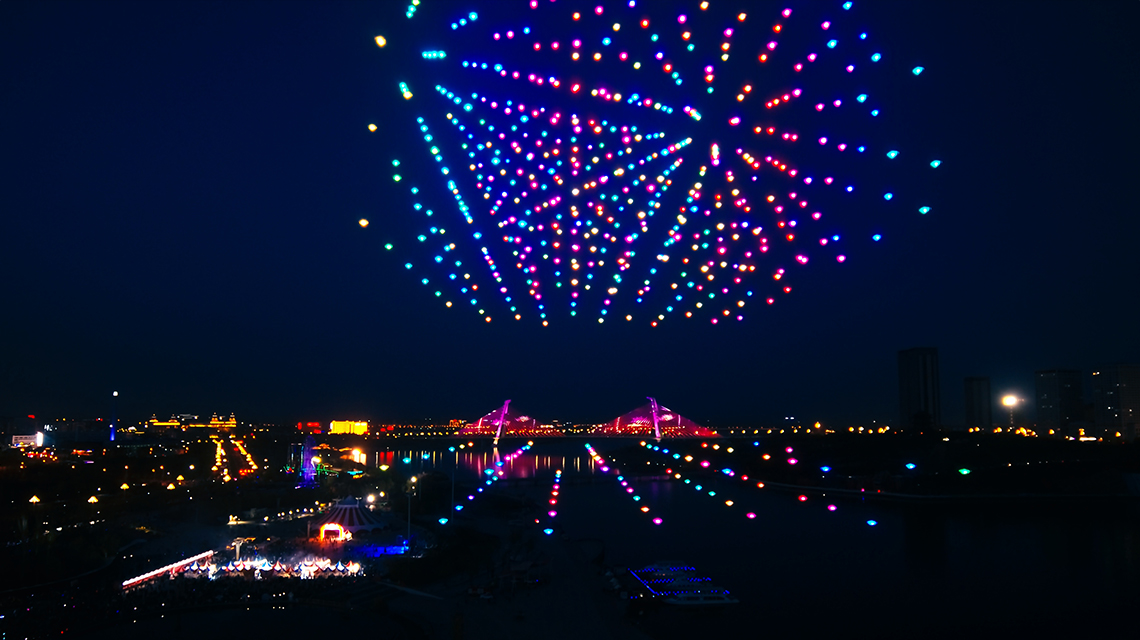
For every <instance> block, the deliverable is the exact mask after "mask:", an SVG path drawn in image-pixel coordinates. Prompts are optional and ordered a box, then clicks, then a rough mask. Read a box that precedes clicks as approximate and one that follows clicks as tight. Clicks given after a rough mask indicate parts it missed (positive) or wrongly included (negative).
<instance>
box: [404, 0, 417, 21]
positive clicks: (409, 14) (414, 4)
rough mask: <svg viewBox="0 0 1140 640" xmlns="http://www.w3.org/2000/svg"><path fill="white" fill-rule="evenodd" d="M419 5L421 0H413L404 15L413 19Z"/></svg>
mask: <svg viewBox="0 0 1140 640" xmlns="http://www.w3.org/2000/svg"><path fill="white" fill-rule="evenodd" d="M419 6H420V0H412V4H409V5H408V8H407V9H405V10H404V15H405V16H406V17H407V18H408V19H411V17H412V16H414V15H416V7H419Z"/></svg>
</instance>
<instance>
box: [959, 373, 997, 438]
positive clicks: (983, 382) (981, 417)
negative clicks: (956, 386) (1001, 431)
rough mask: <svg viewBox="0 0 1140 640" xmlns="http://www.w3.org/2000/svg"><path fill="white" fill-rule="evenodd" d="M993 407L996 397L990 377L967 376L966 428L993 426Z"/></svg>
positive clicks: (988, 427)
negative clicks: (991, 386) (992, 390)
mask: <svg viewBox="0 0 1140 640" xmlns="http://www.w3.org/2000/svg"><path fill="white" fill-rule="evenodd" d="M993 409H994V397H993V394H992V392H991V391H990V379H989V378H986V377H982V376H970V377H968V378H966V428H967V429H990V428H992V427H993V426H994V416H993Z"/></svg>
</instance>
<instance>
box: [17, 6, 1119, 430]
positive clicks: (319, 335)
mask: <svg viewBox="0 0 1140 640" xmlns="http://www.w3.org/2000/svg"><path fill="white" fill-rule="evenodd" d="M722 1H723V2H725V3H728V0H722ZM442 4H444V3H443V2H441V1H439V0H424V4H423V6H422V7H421V8H420V12H421V13H419V14H418V15H417V16H416V18H415V19H414V20H412V21H409V20H407V19H406V18H405V17H404V15H403V13H404V3H400V2H395V1H392V2H320V3H318V2H284V1H280V0H274V1H273V2H254V1H243V2H176V1H171V0H167V1H163V2H89V1H84V2H51V1H37V2H20V1H10V0H9V1H6V2H2V3H0V60H2V61H3V62H2V63H0V113H2V114H3V117H2V118H0V136H2V140H3V143H2V145H0V149H2V154H3V155H2V160H0V162H2V165H0V190H2V193H3V201H2V202H3V204H2V205H0V210H2V213H0V416H5V415H6V416H14V415H24V414H30V413H34V414H40V415H42V416H49V417H60V416H71V417H84V416H105V415H108V414H109V413H110V396H111V391H112V390H118V391H119V392H120V394H121V396H122V397H121V398H120V401H121V404H120V408H119V411H120V414H121V415H122V416H124V417H126V418H128V419H141V418H145V417H149V416H150V415H151V414H152V413H155V414H157V415H158V416H159V417H166V416H167V415H169V414H172V413H184V412H189V413H198V414H202V413H204V414H207V415H208V414H210V413H211V412H218V413H226V414H228V413H229V412H231V411H232V412H236V413H237V415H238V417H239V419H242V420H255V421H278V422H283V423H284V422H294V421H298V420H322V421H325V420H328V419H332V418H350V417H352V418H366V419H371V420H373V421H380V422H388V421H405V420H422V419H426V418H431V419H435V420H445V419H449V418H466V419H473V418H477V417H478V416H479V415H482V414H483V413H485V412H487V411H489V410H491V409H492V408H494V407H495V406H496V405H498V404H500V403H501V402H502V400H504V399H506V398H511V399H512V400H513V406H517V407H519V408H520V409H522V410H525V411H528V412H530V413H532V414H533V415H535V416H536V417H538V418H540V419H563V420H573V421H602V420H607V419H611V418H613V417H614V416H616V415H619V414H621V413H624V412H625V411H628V410H630V409H632V408H634V407H636V406H638V405H640V404H643V403H644V398H645V396H647V395H653V396H655V397H656V398H657V399H658V401H660V402H661V403H663V404H664V405H666V406H668V407H670V408H672V409H674V410H676V411H679V412H681V413H683V414H685V415H687V416H689V417H691V418H693V419H695V420H697V421H699V422H703V423H706V424H710V425H714V426H718V425H730V424H748V425H752V424H768V425H771V424H777V423H779V422H782V421H783V420H784V417H785V416H796V417H797V418H798V419H800V420H805V421H815V420H822V421H824V422H825V423H826V424H829V425H842V426H845V425H847V424H861V423H869V422H870V421H871V420H878V421H880V422H891V421H894V420H897V411H898V409H897V407H898V400H897V378H896V352H897V351H898V350H899V349H904V348H909V347H915V346H935V347H938V349H939V352H940V357H941V378H942V397H943V407H944V409H943V414H944V416H943V417H944V421H945V422H946V423H948V424H956V423H961V422H962V421H963V420H964V409H963V400H962V379H963V378H964V377H965V376H970V375H988V376H990V377H991V378H992V381H993V390H994V392H995V394H996V393H1001V392H1005V391H1013V392H1017V393H1020V394H1021V395H1023V396H1025V397H1027V398H1032V395H1033V372H1034V370H1036V369H1044V368H1077V369H1082V370H1084V371H1086V373H1087V372H1088V371H1090V370H1091V369H1092V368H1093V367H1094V366H1097V365H1100V364H1103V363H1109V362H1117V361H1131V362H1137V361H1140V337H1138V336H1140V334H1138V332H1137V327H1138V326H1140V296H1138V295H1137V291H1138V290H1140V283H1138V279H1140V259H1138V257H1137V256H1138V253H1137V249H1136V246H1137V244H1136V241H1137V238H1138V237H1140V207H1138V206H1137V195H1136V194H1137V185H1138V184H1140V182H1138V179H1137V177H1136V176H1137V170H1138V169H1140V163H1138V162H1137V160H1136V158H1137V149H1138V148H1140V147H1138V145H1140V139H1138V136H1137V118H1136V111H1137V108H1136V105H1137V104H1138V103H1140V89H1138V87H1140V73H1138V66H1137V62H1138V58H1137V44H1136V43H1137V40H1136V38H1135V36H1134V34H1133V33H1132V27H1133V26H1134V25H1135V24H1137V23H1138V21H1140V3H1136V2H1118V1H1117V2H1091V1H1088V2H1080V3H1075V2H1046V1H1042V2H1033V3H1027V2H1016V3H1015V2H997V3H995V2H989V1H986V2H968V1H963V0H954V1H952V2H949V1H947V2H943V1H934V0H927V1H923V2H913V1H910V0H907V1H900V2H878V1H875V0H863V1H862V2H861V3H860V4H862V5H864V6H863V7H862V8H863V10H865V11H866V12H867V13H866V14H865V15H866V16H867V18H866V19H867V21H868V22H869V23H871V24H873V25H874V27H875V29H876V31H877V34H878V35H879V36H880V38H881V39H882V40H883V41H884V42H887V43H890V46H891V48H892V51H894V52H897V53H898V55H899V56H905V57H906V58H907V59H917V60H920V61H921V63H922V64H923V65H924V66H925V67H926V68H927V71H926V73H925V74H924V76H923V78H922V80H923V85H922V86H923V87H924V88H923V89H922V91H923V93H921V95H920V98H921V101H920V102H919V103H917V104H915V105H912V110H911V111H909V112H908V113H906V114H904V115H902V116H900V120H899V122H901V125H902V126H903V128H904V129H905V130H906V131H908V132H909V133H910V134H913V137H914V138H915V140H917V141H918V142H920V143H921V145H923V146H925V147H926V148H929V149H932V150H933V151H934V152H935V153H937V154H938V157H940V158H942V159H943V161H944V165H943V167H942V168H940V169H939V171H940V172H941V173H940V174H939V175H938V183H937V198H938V199H937V202H938V207H937V210H936V211H935V212H934V213H932V214H930V215H928V216H925V217H923V218H917V217H916V218H915V219H914V220H911V221H909V222H908V223H906V224H905V225H899V226H897V227H895V228H893V229H891V231H892V234H889V235H888V237H887V238H886V241H885V242H883V243H881V244H880V245H878V246H876V247H875V248H874V251H864V252H863V253H862V254H860V259H859V260H852V261H851V262H850V263H849V264H847V265H845V266H844V267H843V268H842V269H830V270H829V271H827V273H826V277H818V278H814V279H810V280H809V282H808V284H809V285H810V286H803V287H800V289H799V290H798V291H797V292H796V295H795V296H792V297H789V298H788V299H787V300H786V301H782V302H781V304H780V305H778V306H774V307H772V308H768V309H760V310H758V312H757V313H754V314H753V315H751V316H750V317H749V318H748V319H747V321H745V322H743V323H740V324H731V325H728V324H725V325H720V326H711V325H709V324H707V323H699V322H691V323H681V322H674V323H672V324H671V325H663V326H662V327H659V328H656V329H651V328H649V327H648V326H645V325H644V324H634V323H630V324H618V323H610V324H605V325H598V324H596V323H595V322H594V320H593V319H591V318H581V319H580V320H577V319H576V320H574V321H571V322H561V323H559V324H558V325H557V326H552V327H549V328H545V329H544V328H543V327H541V326H539V325H538V324H537V322H535V321H534V320H533V319H532V320H531V321H529V322H513V321H512V322H507V321H502V322H493V323H491V324H486V323H484V322H481V321H480V318H479V316H477V315H475V314H474V313H472V312H471V311H469V310H460V309H445V308H444V307H443V306H442V305H441V304H440V303H439V302H438V301H437V300H436V299H435V298H434V297H432V296H431V294H430V292H429V291H427V290H426V289H425V288H424V287H422V286H421V285H420V284H419V282H418V281H417V279H416V278H415V277H413V276H412V275H410V274H409V273H407V272H405V270H404V269H403V268H402V260H400V259H398V258H397V257H395V256H394V253H388V252H385V251H384V250H383V248H382V247H383V244H384V243H385V242H389V241H392V242H404V243H405V244H406V241H407V239H408V238H406V237H405V236H404V235H399V233H398V232H399V231H401V230H402V229H403V227H402V226H401V225H402V224H403V223H402V222H401V220H404V219H406V218H408V217H410V216H411V214H412V212H411V209H410V206H409V201H408V200H407V197H406V190H405V189H403V188H402V187H400V188H398V187H397V186H395V185H394V184H393V182H392V180H391V177H390V176H391V160H392V159H393V158H395V157H402V158H406V159H407V158H416V157H420V158H422V162H424V163H427V162H429V161H430V158H429V157H428V155H427V153H426V151H424V148H423V146H422V143H418V142H416V136H417V135H418V132H416V131H415V130H414V120H413V118H414V115H415V114H416V111H415V108H416V107H415V106H413V105H410V104H407V103H405V102H404V101H403V100H401V99H400V96H399V93H398V92H397V90H396V88H395V87H396V83H397V81H398V80H401V79H405V80H409V81H412V82H413V83H417V82H418V84H417V93H422V94H423V97H426V95H427V94H428V93H429V92H430V86H431V84H430V83H431V82H432V79H431V78H417V77H415V74H416V73H422V72H421V71H419V70H420V69H423V68H424V67H422V65H421V66H416V65H413V64H412V62H413V61H414V58H415V57H417V56H418V52H419V51H420V50H421V49H423V48H433V47H432V46H426V45H431V44H434V45H437V46H440V47H441V48H446V46H447V42H446V41H444V42H438V43H430V42H426V40H425V39H426V38H427V36H426V35H425V34H426V33H427V31H426V30H425V29H426V27H422V26H420V24H421V23H424V24H427V23H430V24H436V25H438V24H439V23H440V21H441V18H440V16H441V15H446V16H449V17H450V16H451V14H453V13H455V11H458V10H468V9H470V8H478V6H479V5H477V4H476V3H473V2H468V3H456V4H454V5H449V6H448V7H440V6H439V5H442ZM730 4H731V3H730ZM737 4H740V3H737ZM744 4H748V3H744ZM752 4H754V5H760V6H762V7H765V9H764V10H771V9H772V8H774V5H770V4H766V3H752ZM837 4H838V3H837ZM432 5H436V6H434V7H433V6H432ZM753 10H755V11H760V10H761V9H760V8H755V9H753ZM378 34H384V35H386V36H387V37H388V38H389V40H390V44H389V45H388V47H386V48H385V49H379V48H378V47H377V46H376V44H375V42H374V41H373V38H374V37H375V36H376V35H378ZM425 43H426V45H425ZM419 97H421V96H417V98H419ZM437 111H438V110H437ZM373 122H376V123H380V124H382V125H384V126H385V129H388V128H391V130H390V131H388V130H382V131H381V132H378V133H376V134H372V133H369V132H368V130H367V129H366V126H367V124H369V123H373ZM417 154H418V156H417ZM412 162H413V164H412V165H411V166H408V167H406V169H407V173H409V174H415V173H416V171H417V170H416V166H415V164H414V162H415V161H414V160H413V161H412ZM425 167H426V164H425ZM431 180H439V176H438V174H436V175H435V177H434V178H429V177H428V176H427V175H426V174H424V177H423V179H422V180H421V182H423V183H424V184H425V185H426V184H428V183H430V182H431ZM360 218H368V219H369V220H371V221H372V224H371V225H370V226H369V227H368V228H367V229H362V228H361V227H360V226H359V225H358V224H357V220H358V219H360ZM504 318H505V315H504Z"/></svg>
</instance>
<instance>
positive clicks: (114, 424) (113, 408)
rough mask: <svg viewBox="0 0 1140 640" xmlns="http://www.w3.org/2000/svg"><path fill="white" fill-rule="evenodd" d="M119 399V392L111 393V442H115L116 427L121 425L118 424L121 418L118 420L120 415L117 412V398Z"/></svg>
mask: <svg viewBox="0 0 1140 640" xmlns="http://www.w3.org/2000/svg"><path fill="white" fill-rule="evenodd" d="M118 397H119V392H118V391H112V392H111V442H114V441H115V427H117V426H119V424H118V423H119V418H118V413H117V411H116V409H117V408H118V407H117V406H116V404H117V402H116V401H115V398H118Z"/></svg>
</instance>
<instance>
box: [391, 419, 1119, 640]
mask: <svg viewBox="0 0 1140 640" xmlns="http://www.w3.org/2000/svg"><path fill="white" fill-rule="evenodd" d="M522 444H525V442H513V441H504V442H503V443H502V444H501V446H500V447H499V455H500V458H499V460H501V459H502V456H505V455H506V454H509V453H511V452H514V451H515V450H517V449H518V447H519V446H521V445H522ZM583 444H584V441H574V440H567V441H547V440H540V441H537V442H536V443H535V446H534V447H533V448H532V450H531V451H529V452H526V453H525V454H523V455H521V456H519V457H518V458H516V459H514V460H511V461H505V462H504V464H503V466H502V467H494V465H495V462H496V457H495V453H494V452H493V451H490V450H489V449H487V447H486V445H482V446H480V445H478V443H477V447H476V449H475V450H474V451H467V450H464V451H462V452H460V454H459V461H458V464H459V466H458V475H457V480H458V481H459V482H473V481H475V480H476V478H478V477H480V476H481V473H482V470H483V469H486V468H501V469H502V470H503V471H504V472H505V474H506V476H507V477H524V478H525V477H535V478H538V479H540V480H542V479H552V478H553V475H554V470H555V469H562V470H563V472H564V483H563V487H562V491H561V495H560V501H559V502H560V503H559V505H558V511H559V515H558V517H557V521H558V525H559V526H560V527H561V529H562V530H563V531H564V532H565V533H566V534H567V535H568V536H570V537H571V538H574V539H584V538H587V539H596V540H600V541H601V542H603V543H604V545H605V550H606V552H605V562H606V564H607V565H610V566H613V567H627V566H639V565H645V564H648V563H650V562H655V561H659V560H679V561H685V562H688V563H691V564H693V565H696V566H697V567H698V568H700V569H701V570H703V571H704V572H705V573H707V574H709V575H711V576H712V577H713V578H714V580H715V581H716V582H718V583H720V584H721V585H722V586H724V587H726V588H728V589H730V590H731V591H732V592H733V594H734V595H735V596H737V597H738V598H739V599H740V601H741V604H740V605H737V606H735V607H729V608H727V609H725V610H723V611H721V612H717V613H706V612H702V613H697V614H692V613H687V612H686V613H684V614H678V613H675V612H664V613H659V614H655V615H653V616H652V617H651V619H650V620H648V621H646V622H645V623H644V624H645V625H646V628H647V630H648V631H650V632H651V633H653V634H654V635H657V636H658V637H686V636H702V637H703V636H705V635H707V634H710V633H712V634H716V635H722V634H728V635H730V636H734V637H736V636H740V635H742V634H744V635H745V636H748V637H755V636H757V635H759V634H775V635H778V636H787V635H793V634H794V635H800V636H802V637H818V636H821V635H831V636H835V637H951V636H954V637H958V636H962V635H965V636H971V635H972V636H975V637H976V636H981V637H995V636H1009V637H1129V638H1135V637H1140V626H1137V625H1134V624H1133V623H1132V622H1131V619H1130V618H1131V613H1130V612H1132V611H1134V610H1135V608H1136V606H1137V604H1138V603H1140V528H1138V526H1137V522H1138V520H1140V514H1138V512H1137V508H1136V505H1133V504H1131V503H1124V502H1090V503H1087V504H1073V503H1063V504H1058V503H1049V502H1042V503H1032V504H1015V505H996V506H995V505H976V506H975V505H969V504H966V505H954V506H947V505H926V504H912V503H905V504H898V503H891V504H883V503H867V502H862V501H857V500H848V499H841V498H834V499H830V498H811V499H809V500H808V501H807V502H800V501H798V500H797V499H796V498H795V496H794V495H790V494H788V493H779V492H774V491H771V490H765V489H756V488H755V486H754V484H751V483H744V482H741V481H739V480H738V479H732V478H728V477H725V476H721V475H719V474H717V475H715V476H710V477H701V478H699V479H695V480H694V483H696V482H699V483H701V484H702V485H703V487H704V489H703V491H701V492H698V491H696V490H695V489H694V488H693V485H685V484H682V483H681V482H680V481H676V480H672V481H669V480H632V482H631V486H633V487H634V488H635V491H636V493H637V495H640V496H641V498H642V499H641V501H640V502H634V501H633V500H632V499H631V497H630V496H629V495H628V494H627V493H626V492H625V491H624V489H623V488H622V487H621V486H620V485H619V484H618V481H617V480H616V473H615V472H620V470H621V469H623V468H624V469H626V472H627V473H628V472H629V470H630V469H631V468H635V467H636V464H637V463H640V464H641V465H644V458H641V459H640V460H630V461H622V460H617V461H614V462H613V463H611V464H610V466H611V472H610V473H608V474H604V475H607V476H610V477H611V480H610V481H607V482H603V483H598V484H574V483H573V482H571V481H570V479H571V478H572V477H573V476H575V475H583V474H601V473H602V472H601V471H600V470H599V469H598V468H597V465H595V464H594V462H593V460H592V459H591V458H590V457H589V456H588V455H586V454H585V449H584V447H583ZM592 444H594V446H595V447H596V448H597V450H598V451H599V453H600V454H601V455H602V456H604V457H606V459H607V460H611V459H612V458H611V456H610V455H609V452H611V451H617V450H620V449H621V448H622V447H623V446H625V445H627V444H630V443H629V442H625V441H620V440H601V441H598V442H594V443H592ZM697 447H698V445H696V444H692V445H689V448H691V449H696V448H697ZM674 448H675V449H676V450H677V451H684V450H685V448H686V445H684V444H675V445H674ZM424 453H425V451H424V450H423V449H420V450H415V449H412V450H403V451H392V452H387V453H381V454H380V459H381V461H382V462H381V463H383V464H397V465H402V464H404V463H402V459H403V458H404V457H410V458H411V459H412V463H411V464H410V465H409V466H412V467H418V468H420V469H424V470H427V469H431V468H437V469H439V470H440V471H442V472H444V473H448V474H450V473H451V472H452V469H453V468H455V464H456V455H455V454H454V453H450V452H448V451H446V447H445V448H444V450H443V451H439V450H435V451H430V450H428V451H426V453H427V455H428V457H427V458H426V459H425V458H423V454H424ZM548 489H549V487H548V486H547V485H546V484H545V483H541V484H540V485H539V486H538V487H533V488H530V489H526V488H515V487H505V486H503V487H500V486H496V487H495V488H494V490H495V491H512V492H519V491H529V492H530V493H531V494H532V495H534V496H535V497H537V498H539V499H545V497H546V496H545V493H546V491H547V490H548ZM710 490H711V491H715V492H716V496H715V497H710V496H709V495H708V494H707V492H708V491H710ZM726 500H732V501H733V505H732V506H726V505H725V501H726ZM828 504H834V505H836V506H837V510H836V511H834V512H829V511H828V510H827V508H826V506H827V505H828ZM643 505H644V506H648V507H649V508H650V513H649V514H643V513H641V512H640V511H639V510H638V508H639V507H641V506H643ZM749 511H751V512H754V513H756V514H757V517H756V518H755V519H752V520H750V519H747V518H746V517H745V515H744V514H745V513H747V512H749ZM653 516H656V517H660V518H662V519H663V523H662V524H661V525H660V526H656V525H654V524H652V522H651V517H653ZM870 519H873V520H875V521H876V522H878V524H877V525H876V526H874V527H872V526H869V525H868V524H867V521H868V520H870ZM1138 624H1140V623H1138Z"/></svg>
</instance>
